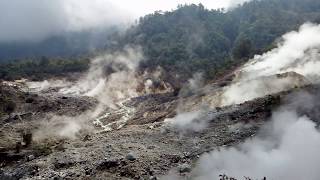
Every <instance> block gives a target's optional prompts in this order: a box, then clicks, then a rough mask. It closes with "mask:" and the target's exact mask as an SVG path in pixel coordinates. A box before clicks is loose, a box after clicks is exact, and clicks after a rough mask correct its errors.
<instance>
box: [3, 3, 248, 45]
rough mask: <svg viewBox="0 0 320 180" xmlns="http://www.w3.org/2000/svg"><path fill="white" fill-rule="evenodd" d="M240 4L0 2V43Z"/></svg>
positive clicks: (34, 39)
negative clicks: (187, 8)
mask: <svg viewBox="0 0 320 180" xmlns="http://www.w3.org/2000/svg"><path fill="white" fill-rule="evenodd" d="M243 1H248V0H0V27H1V28H0V42H12V41H40V40H42V39H45V38H47V37H49V36H52V35H59V34H61V33H64V32H73V31H82V30H88V29H94V28H100V27H105V26H112V25H118V24H127V23H130V22H132V21H133V20H135V19H137V18H138V17H140V16H143V15H145V14H149V13H152V12H154V11H156V10H163V11H167V10H172V9H175V8H176V7H177V5H178V4H191V3H195V4H198V3H202V4H203V5H204V6H206V7H207V8H209V9H215V8H220V7H225V8H227V7H230V6H232V5H234V4H239V3H242V2H243Z"/></svg>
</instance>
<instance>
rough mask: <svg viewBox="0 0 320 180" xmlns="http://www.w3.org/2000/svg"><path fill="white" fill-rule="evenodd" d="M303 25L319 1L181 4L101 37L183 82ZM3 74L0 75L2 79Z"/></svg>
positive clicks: (219, 70)
mask: <svg viewBox="0 0 320 180" xmlns="http://www.w3.org/2000/svg"><path fill="white" fill-rule="evenodd" d="M305 22H314V23H319V22H320V1H319V0H303V1H301V0H254V1H251V2H247V3H244V4H243V5H241V6H238V7H235V8H233V9H231V10H228V11H226V10H224V9H218V10H208V9H206V8H205V7H204V6H203V5H201V4H199V5H194V4H192V5H181V6H179V7H178V9H177V10H174V11H171V12H161V11H157V12H154V13H153V14H149V15H146V16H144V17H141V18H140V19H139V21H138V22H137V23H136V25H134V26H132V27H131V28H129V29H128V30H127V31H126V32H125V33H124V34H122V33H117V32H115V33H113V34H112V35H111V36H108V37H107V38H105V39H106V42H105V43H104V44H105V45H104V50H106V51H114V50H121V49H122V48H124V47H125V46H127V45H134V46H135V45H137V46H141V47H142V50H143V53H144V55H145V57H146V61H143V63H142V64H141V69H142V70H143V69H146V68H149V69H150V68H151V69H152V68H156V67H157V66H161V67H163V68H164V69H165V70H167V72H169V73H173V74H178V75H180V76H179V77H180V78H181V79H182V80H186V79H188V78H190V77H191V76H192V74H194V73H196V72H203V74H204V76H205V78H206V79H213V78H216V77H217V76H218V75H220V74H223V73H225V72H227V71H228V70H230V69H232V68H233V67H236V66H237V65H239V64H241V63H243V62H245V61H246V60H248V59H249V58H250V57H252V56H253V55H254V54H257V53H258V54H259V53H262V52H265V51H266V50H268V49H270V48H272V47H273V45H274V43H273V42H275V40H276V39H277V38H279V37H280V36H281V35H282V34H284V33H286V32H288V31H292V30H296V29H297V28H298V27H299V26H300V25H301V24H303V23H305ZM102 39H103V38H102ZM110 42H118V43H110ZM56 48H57V49H59V47H58V46H57V47H56ZM61 48H63V47H61ZM38 59H39V58H38ZM65 61H68V58H66V59H65ZM28 62H30V61H28ZM26 63H27V62H26ZM34 63H38V62H37V61H35V62H34ZM82 63H83V62H82ZM22 64H23V63H22ZM51 64H54V63H51ZM60 64H63V65H64V64H66V65H68V63H60ZM49 65H50V63H49ZM69 65H70V64H69ZM5 66H8V67H10V69H11V70H13V71H16V69H19V68H20V67H29V65H28V66H26V65H21V62H19V63H17V64H14V63H11V64H10V65H4V66H3V67H2V69H3V68H6V67H5ZM14 66H19V68H14ZM30 66H31V65H30ZM54 67H56V68H64V67H61V66H57V65H54ZM76 67H77V66H76ZM76 67H74V68H70V69H71V70H76V69H77V68H76ZM85 67H86V66H85V65H81V67H79V68H78V69H79V70H81V71H82V70H83V68H85ZM67 69H68V68H67ZM2 71H3V70H2ZM52 71H53V70H52ZM56 72H59V71H56ZM3 74H5V73H4V72H1V73H0V76H1V77H2V78H3V77H4V76H3ZM7 74H8V73H7ZM18 74H19V73H18Z"/></svg>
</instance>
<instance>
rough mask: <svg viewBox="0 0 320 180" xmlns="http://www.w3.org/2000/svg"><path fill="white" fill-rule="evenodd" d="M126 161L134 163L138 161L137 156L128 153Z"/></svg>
mask: <svg viewBox="0 0 320 180" xmlns="http://www.w3.org/2000/svg"><path fill="white" fill-rule="evenodd" d="M126 159H127V160H129V161H134V160H136V159H137V157H136V155H135V154H134V153H132V152H130V153H128V154H127V156H126Z"/></svg>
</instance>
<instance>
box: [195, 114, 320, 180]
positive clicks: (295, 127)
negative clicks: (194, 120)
mask: <svg viewBox="0 0 320 180" xmlns="http://www.w3.org/2000/svg"><path fill="white" fill-rule="evenodd" d="M262 132H263V131H262ZM319 148H320V133H319V131H318V129H317V128H316V124H315V123H314V122H312V121H310V120H309V119H308V117H306V116H302V117H299V116H298V115H297V114H296V113H295V112H294V111H280V112H276V113H274V114H273V118H272V122H271V123H270V124H268V125H267V126H266V127H265V131H264V132H263V134H261V136H258V137H256V138H253V139H250V140H247V141H246V142H245V143H244V144H242V145H240V146H239V147H233V148H222V149H220V150H217V151H213V152H211V153H208V154H205V155H203V156H202V157H201V158H200V160H199V162H198V165H197V167H196V169H195V170H194V172H193V179H196V180H204V179H212V178H214V179H218V178H219V175H222V174H226V175H228V176H230V177H234V178H237V179H242V178H243V177H244V176H246V177H251V178H253V179H262V178H263V177H266V178H267V179H281V180H300V179H308V180H317V179H319V177H320V172H319V170H318V168H317V167H318V166H319V165H320V156H319V155H318V151H319Z"/></svg>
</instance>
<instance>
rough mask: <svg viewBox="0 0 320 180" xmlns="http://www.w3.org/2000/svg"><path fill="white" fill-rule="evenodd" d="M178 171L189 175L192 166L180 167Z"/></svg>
mask: <svg viewBox="0 0 320 180" xmlns="http://www.w3.org/2000/svg"><path fill="white" fill-rule="evenodd" d="M178 171H179V172H180V173H188V172H191V166H190V165H189V164H187V163H184V164H181V165H179V166H178Z"/></svg>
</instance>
